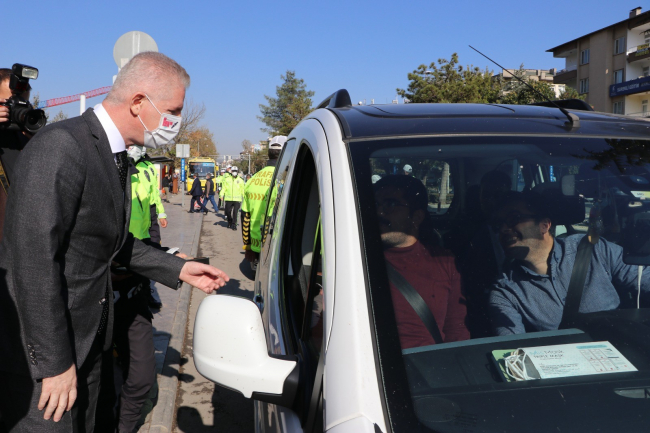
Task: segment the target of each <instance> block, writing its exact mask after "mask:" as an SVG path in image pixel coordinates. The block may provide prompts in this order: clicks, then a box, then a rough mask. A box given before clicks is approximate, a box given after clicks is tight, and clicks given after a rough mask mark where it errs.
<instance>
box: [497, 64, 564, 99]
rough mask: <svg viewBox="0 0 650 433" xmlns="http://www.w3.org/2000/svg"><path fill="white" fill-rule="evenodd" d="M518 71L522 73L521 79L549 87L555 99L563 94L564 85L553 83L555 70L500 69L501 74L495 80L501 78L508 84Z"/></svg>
mask: <svg viewBox="0 0 650 433" xmlns="http://www.w3.org/2000/svg"><path fill="white" fill-rule="evenodd" d="M519 71H522V72H523V77H521V78H524V79H527V80H533V81H541V82H543V83H546V84H548V85H549V86H551V89H553V92H555V96H556V97H559V96H560V95H561V94H562V93H564V87H565V85H564V84H557V83H555V82H554V78H555V74H556V73H557V71H556V70H555V69H523V70H520V69H502V70H501V73H500V74H497V75H496V78H501V79H502V80H503V81H504V82H506V83H509V82H510V81H512V80H514V79H515V78H514V77H513V75H514V74H516V73H517V72H519ZM506 93H507V92H506Z"/></svg>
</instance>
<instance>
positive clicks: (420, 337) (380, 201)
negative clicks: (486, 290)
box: [375, 175, 469, 349]
mask: <svg viewBox="0 0 650 433" xmlns="http://www.w3.org/2000/svg"><path fill="white" fill-rule="evenodd" d="M375 198H376V205H377V218H378V220H379V228H380V230H381V240H382V243H383V244H384V248H385V249H384V255H385V258H386V261H387V262H388V263H390V264H391V265H392V266H393V268H395V270H396V271H397V272H399V273H400V274H401V275H402V277H404V278H405V279H406V280H407V281H408V283H410V285H411V286H412V287H413V288H414V289H415V290H416V291H417V292H418V293H419V294H420V296H421V297H422V298H423V300H424V302H425V303H426V305H427V307H428V308H429V310H430V311H431V312H432V313H433V316H434V317H435V320H436V323H437V325H438V329H439V330H440V334H441V336H442V339H443V341H444V342H449V341H458V340H466V339H468V338H469V331H468V330H467V327H466V326H465V319H466V315H467V309H466V305H465V298H464V297H463V295H462V294H461V282H460V275H459V273H458V271H457V270H456V266H455V260H454V256H453V254H452V253H451V252H449V251H447V250H444V249H442V248H441V247H439V246H437V245H436V241H435V239H434V236H433V227H432V226H431V224H430V217H429V213H428V197H427V191H426V188H425V187H424V185H423V184H422V182H421V181H420V180H418V179H416V178H413V177H408V176H399V175H390V176H386V177H384V178H382V179H380V180H379V181H377V183H376V184H375ZM390 289H391V296H392V300H393V308H394V311H395V318H396V321H397V330H398V333H399V338H400V343H401V346H402V349H407V348H411V347H419V346H426V345H431V344H435V342H434V340H433V337H432V336H431V334H430V333H429V331H428V330H427V328H426V327H425V325H424V323H423V322H422V319H420V317H419V316H418V314H417V313H416V311H415V310H414V309H413V307H412V306H411V305H410V304H409V302H408V301H407V300H406V298H405V297H404V295H402V293H401V292H400V291H399V289H397V288H396V287H395V285H394V284H393V283H392V282H391V283H390Z"/></svg>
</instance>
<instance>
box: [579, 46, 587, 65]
mask: <svg viewBox="0 0 650 433" xmlns="http://www.w3.org/2000/svg"><path fill="white" fill-rule="evenodd" d="M587 63H589V48H587V49H586V50H582V51H581V52H580V64H581V65H586V64H587Z"/></svg>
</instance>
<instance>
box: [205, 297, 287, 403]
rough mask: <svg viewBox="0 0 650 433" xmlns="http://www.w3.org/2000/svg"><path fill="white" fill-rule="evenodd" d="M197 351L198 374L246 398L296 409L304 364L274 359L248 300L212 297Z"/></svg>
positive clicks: (254, 308)
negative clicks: (293, 405) (301, 369)
mask: <svg viewBox="0 0 650 433" xmlns="http://www.w3.org/2000/svg"><path fill="white" fill-rule="evenodd" d="M193 347H194V364H195V365H196V369H197V370H198V372H199V373H201V374H202V375H203V376H205V377H206V378H207V379H209V380H211V381H213V382H215V383H217V384H218V385H221V386H223V387H226V388H229V389H232V390H235V391H239V392H241V393H242V394H243V395H244V397H246V398H251V397H252V398H253V399H255V400H260V401H265V402H268V403H272V404H279V405H282V406H286V407H291V406H292V404H293V401H294V398H295V395H296V391H297V389H298V378H299V369H298V364H297V362H296V360H295V359H287V357H285V358H284V359H280V357H277V358H276V357H271V356H269V354H268V348H267V346H266V336H265V334H264V326H263V325H262V316H261V314H260V311H259V309H258V308H257V306H256V305H255V304H254V303H253V302H251V301H249V300H248V299H245V298H241V297H237V296H228V295H215V296H208V297H206V298H205V299H204V300H203V301H202V302H201V305H200V306H199V309H198V312H197V313H196V320H195V322H194V343H193Z"/></svg>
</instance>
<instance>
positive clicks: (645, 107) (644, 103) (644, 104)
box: [641, 99, 648, 117]
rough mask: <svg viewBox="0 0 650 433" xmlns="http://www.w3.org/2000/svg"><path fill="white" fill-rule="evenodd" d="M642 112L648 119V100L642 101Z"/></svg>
mask: <svg viewBox="0 0 650 433" xmlns="http://www.w3.org/2000/svg"><path fill="white" fill-rule="evenodd" d="M641 112H642V113H643V117H646V116H647V115H648V100H647V99H644V100H643V101H641Z"/></svg>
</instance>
